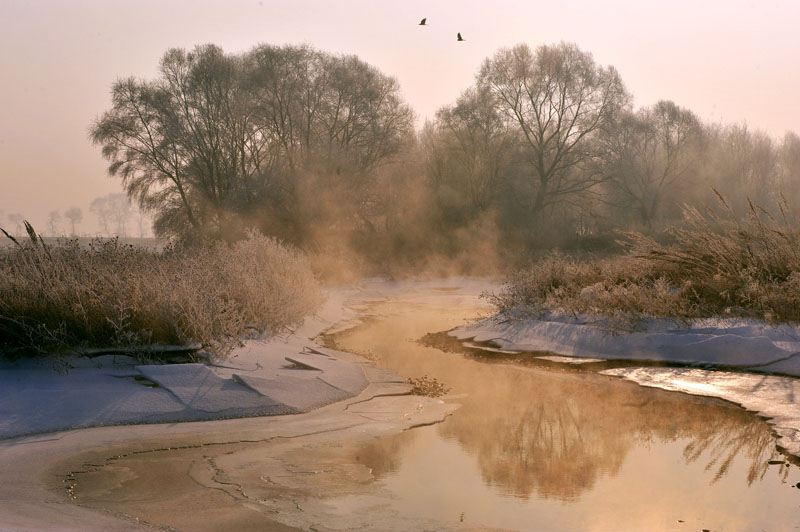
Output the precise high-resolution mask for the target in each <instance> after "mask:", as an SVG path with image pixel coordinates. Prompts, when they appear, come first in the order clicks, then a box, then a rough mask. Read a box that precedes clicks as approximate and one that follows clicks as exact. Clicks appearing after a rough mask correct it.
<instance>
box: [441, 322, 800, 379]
mask: <svg viewBox="0 0 800 532" xmlns="http://www.w3.org/2000/svg"><path fill="white" fill-rule="evenodd" d="M450 334H451V335H452V336H455V337H456V338H458V339H460V340H466V339H472V340H474V341H476V342H490V343H492V344H493V345H495V346H497V347H499V348H501V349H507V350H514V351H550V352H553V353H557V354H559V355H566V356H574V357H589V358H604V359H614V360H620V359H622V360H646V361H668V362H679V363H686V364H697V365H702V364H712V365H719V366H724V367H741V368H747V369H748V370H756V371H765V372H771V373H781V374H784V375H793V376H800V328H798V327H792V326H789V325H781V326H771V325H767V324H764V323H759V322H755V321H749V320H734V319H728V320H723V319H706V320H694V321H692V322H691V323H689V324H686V325H684V324H679V323H676V322H675V321H673V320H650V321H649V322H646V323H642V324H640V326H638V327H637V330H636V331H635V332H625V331H620V330H619V329H615V328H614V324H613V323H610V322H609V321H607V320H605V321H604V320H598V319H593V318H591V317H589V316H578V317H575V316H564V315H559V316H547V317H545V318H543V319H523V318H515V317H509V316H506V315H504V314H498V315H495V316H492V317H490V318H486V319H484V320H481V321H478V322H475V323H473V324H470V325H466V326H464V327H459V328H458V329H455V330H453V331H451V333H450Z"/></svg>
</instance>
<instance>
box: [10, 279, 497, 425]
mask: <svg viewBox="0 0 800 532" xmlns="http://www.w3.org/2000/svg"><path fill="white" fill-rule="evenodd" d="M465 287H466V288H465ZM493 287H494V285H491V284H490V283H488V282H486V281H478V280H474V279H464V278H451V279H446V280H437V279H435V280H430V281H407V282H397V281H394V280H391V279H387V278H373V279H366V280H364V281H363V282H362V283H361V284H360V285H359V286H355V287H338V288H332V289H329V290H328V299H327V301H326V303H325V304H324V306H323V307H322V309H320V311H319V312H318V313H317V314H316V315H315V316H312V317H309V318H307V319H306V320H305V322H304V323H303V325H302V326H301V327H299V328H298V329H296V330H295V331H292V333H291V334H287V335H284V336H281V337H275V338H271V339H269V340H266V341H265V340H252V341H248V342H247V343H246V345H245V346H244V347H242V348H240V349H236V350H234V351H233V352H232V353H231V355H230V356H229V357H228V358H226V359H225V360H223V361H219V362H217V363H214V362H206V363H203V364H166V365H141V364H139V363H138V362H137V361H136V360H135V359H133V358H131V357H128V356H124V355H103V356H98V357H94V358H85V357H73V358H71V359H69V360H68V362H69V363H70V364H71V365H72V366H73V367H72V369H70V370H69V371H68V372H66V373H64V372H63V371H58V370H57V369H55V368H53V367H51V365H50V364H49V363H47V362H42V361H23V362H19V363H8V362H6V363H0V440H2V439H6V438H14V437H18V436H23V435H31V434H40V433H46V432H56V431H62V430H70V429H76V428H87V427H97V426H105V425H123V424H139V423H167V422H182V421H207V420H214V419H225V418H236V417H251V416H269V415H278V414H293V413H298V412H307V411H309V410H312V409H315V408H319V407H321V406H324V405H327V404H330V403H333V402H337V401H341V400H344V399H346V398H348V397H353V396H355V395H358V394H359V393H360V392H361V391H362V390H364V388H365V387H366V386H367V385H368V383H370V382H375V381H376V380H385V379H384V378H383V377H381V375H378V374H377V373H376V369H375V368H373V367H372V366H370V365H369V364H368V363H367V362H366V360H365V359H363V358H361V357H358V356H356V355H352V354H350V353H342V352H339V351H334V350H330V349H325V348H324V347H321V346H319V345H317V344H316V343H315V342H314V338H316V337H317V336H318V335H320V334H321V333H322V332H323V331H325V330H327V329H330V328H332V327H335V328H336V329H337V330H343V329H347V328H349V327H352V326H354V325H357V324H359V323H360V321H359V319H360V317H362V316H364V315H365V313H364V310H365V309H366V307H365V306H364V305H365V303H369V302H370V301H379V300H385V299H387V298H390V297H393V296H394V295H396V294H398V293H412V294H414V295H415V298H416V299H417V300H419V301H421V302H423V301H430V300H436V299H441V298H447V301H448V304H451V305H454V306H457V305H459V304H461V303H462V302H467V299H468V300H469V301H470V302H473V301H475V300H477V298H478V296H479V294H480V293H481V291H482V290H486V289H489V288H493ZM465 298H466V299H465ZM392 379H395V380H396V379H398V377H397V376H396V375H394V377H392ZM399 386H405V385H399ZM406 388H410V387H408V386H406Z"/></svg>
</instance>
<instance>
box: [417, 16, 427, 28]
mask: <svg viewBox="0 0 800 532" xmlns="http://www.w3.org/2000/svg"><path fill="white" fill-rule="evenodd" d="M426 20H428V19H427V17H426V18H424V19H422V20H420V21H419V25H420V26H427V24H425V21H426Z"/></svg>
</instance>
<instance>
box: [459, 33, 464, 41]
mask: <svg viewBox="0 0 800 532" xmlns="http://www.w3.org/2000/svg"><path fill="white" fill-rule="evenodd" d="M458 40H459V41H463V40H464V38H463V37H462V36H461V33H458Z"/></svg>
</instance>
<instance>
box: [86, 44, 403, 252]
mask: <svg viewBox="0 0 800 532" xmlns="http://www.w3.org/2000/svg"><path fill="white" fill-rule="evenodd" d="M112 96H113V105H112V109H111V110H110V111H108V112H106V113H105V114H104V115H103V116H101V117H100V119H98V120H97V122H96V123H95V124H94V125H93V127H92V137H93V140H94V142H95V143H97V144H99V145H101V146H102V147H103V154H104V156H105V157H106V158H107V159H109V161H111V164H110V166H109V172H110V173H111V174H112V175H119V176H121V177H122V180H123V185H124V186H125V189H126V192H127V193H128V195H129V196H130V197H131V198H134V199H136V200H137V202H138V203H139V206H140V207H141V208H143V209H144V210H146V211H148V212H154V213H155V214H156V219H155V228H156V230H157V232H160V233H162V234H180V235H183V236H186V235H188V234H199V235H212V236H214V235H217V236H218V235H220V233H221V232H223V230H227V226H228V224H229V223H231V219H232V218H236V217H238V218H242V219H247V218H248V217H251V216H252V217H254V216H255V215H256V214H257V215H259V216H260V215H263V212H264V211H265V210H269V209H273V210H275V211H278V212H279V215H280V216H283V217H284V218H291V217H292V216H294V215H295V214H296V211H297V209H296V208H295V206H296V204H297V203H298V198H297V195H298V194H300V193H301V191H302V188H303V186H299V185H298V183H297V180H298V179H299V177H300V176H304V175H309V174H314V173H318V174H319V173H323V174H325V175H328V174H331V173H333V174H336V173H337V172H338V175H340V176H346V177H348V178H351V181H356V182H359V183H360V182H361V181H359V180H360V179H362V177H363V176H364V175H365V172H366V171H368V170H369V169H371V168H373V167H374V166H375V165H376V164H377V163H378V162H379V161H381V160H382V159H385V158H386V157H387V156H389V155H390V154H392V153H394V152H396V151H397V149H398V144H399V143H400V142H401V141H402V140H403V138H404V135H407V134H408V133H409V132H410V129H411V124H412V118H413V117H412V114H411V111H410V109H409V108H408V107H407V106H405V104H403V103H402V102H401V100H400V98H399V88H398V86H397V82H396V81H395V80H394V79H392V78H389V77H387V76H385V75H383V74H381V73H380V72H378V71H377V70H376V69H374V68H373V67H371V66H369V65H367V64H366V63H363V62H361V61H360V60H358V59H357V58H355V57H349V56H347V57H338V56H331V55H328V54H324V53H321V52H317V51H315V50H313V49H311V48H309V47H294V46H286V47H274V46H268V45H264V46H260V47H257V48H255V49H254V50H252V51H250V52H248V53H246V54H242V55H226V54H224V53H223V52H222V50H220V49H219V48H217V47H216V46H211V45H207V46H201V47H197V48H195V49H193V50H192V51H191V52H187V51H185V50H179V49H173V50H170V51H168V52H167V53H166V54H165V55H164V58H163V59H162V61H161V69H160V76H159V78H158V79H156V80H155V81H138V80H135V79H126V80H122V81H119V82H118V83H116V84H115V85H114V88H113V91H112ZM354 169H356V170H358V171H353V170H354ZM306 188H308V187H306ZM281 211H283V213H282V214H281Z"/></svg>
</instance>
